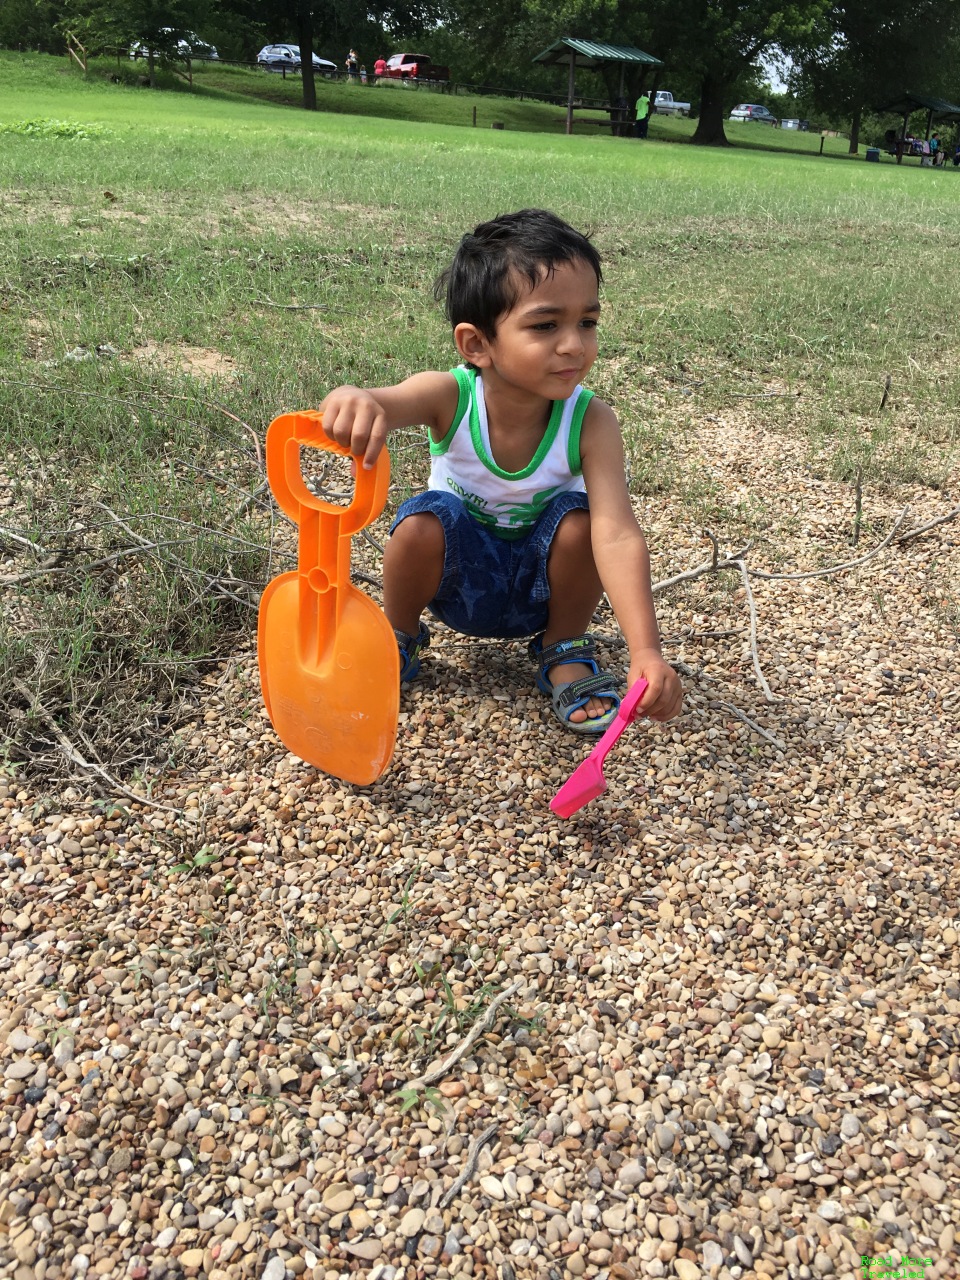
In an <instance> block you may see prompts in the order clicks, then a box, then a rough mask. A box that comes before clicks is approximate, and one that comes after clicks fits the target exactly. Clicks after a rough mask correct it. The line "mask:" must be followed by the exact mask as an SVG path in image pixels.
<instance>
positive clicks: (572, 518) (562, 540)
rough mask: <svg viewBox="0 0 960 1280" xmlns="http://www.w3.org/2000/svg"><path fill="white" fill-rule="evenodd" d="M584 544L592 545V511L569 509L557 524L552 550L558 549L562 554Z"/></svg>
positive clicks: (577, 548) (579, 547)
mask: <svg viewBox="0 0 960 1280" xmlns="http://www.w3.org/2000/svg"><path fill="white" fill-rule="evenodd" d="M584 544H586V545H587V546H589V545H590V512H589V511H586V510H584V509H583V508H580V509H577V510H574V511H568V512H567V514H566V515H565V516H564V517H563V518H562V520H561V521H560V523H559V524H558V525H557V531H556V533H555V534H554V535H553V542H552V544H551V550H553V549H556V550H558V551H559V552H560V553H561V555H562V554H564V553H565V552H570V551H576V550H579V549H581V548H582V547H583V546H584Z"/></svg>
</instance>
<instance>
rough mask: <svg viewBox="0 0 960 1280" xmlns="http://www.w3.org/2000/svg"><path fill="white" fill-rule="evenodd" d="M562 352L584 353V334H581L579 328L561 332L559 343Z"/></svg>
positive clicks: (566, 329)
mask: <svg viewBox="0 0 960 1280" xmlns="http://www.w3.org/2000/svg"><path fill="white" fill-rule="evenodd" d="M557 347H558V349H559V350H560V351H564V352H566V351H569V352H578V353H579V352H582V351H583V334H582V333H581V332H580V328H579V326H577V327H576V328H565V329H561V330H560V341H559V342H558V343H557Z"/></svg>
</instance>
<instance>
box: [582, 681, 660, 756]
mask: <svg viewBox="0 0 960 1280" xmlns="http://www.w3.org/2000/svg"><path fill="white" fill-rule="evenodd" d="M646 691H647V682H646V680H638V681H637V683H636V684H635V685H631V687H630V688H629V689H628V690H627V692H626V694H624V697H623V701H622V702H621V703H620V705H619V707H617V714H616V716H615V717H614V721H613V724H612V725H611V726H610V728H609V729H608V730H607V732H606V733H605V734H604V735H603V737H602V738H601V739H600V741H599V742H598V743H597V745H596V746H595V747H594V748H593V750H592V751H591V752H590V754H589V755H588V756H587V759H588V760H592V761H593V762H594V764H597V765H599V766H600V768H601V769H602V768H603V762H604V760H606V758H607V756H608V755H609V753H610V748H611V747H612V746H613V745H614V743H615V742H616V741H617V739H618V738H619V737H620V735H621V733H623V731H624V729H625V728H626V727H627V725H628V724H631V723H632V722H633V721H634V720H636V718H637V716H638V715H639V714H640V707H639V703H640V699H641V698H642V697H643V695H644V694H645V693H646Z"/></svg>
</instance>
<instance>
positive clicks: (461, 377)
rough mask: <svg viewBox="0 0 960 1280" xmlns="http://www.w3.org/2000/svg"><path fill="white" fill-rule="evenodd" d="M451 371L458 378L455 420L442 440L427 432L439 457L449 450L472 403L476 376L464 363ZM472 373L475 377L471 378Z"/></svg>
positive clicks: (432, 449)
mask: <svg viewBox="0 0 960 1280" xmlns="http://www.w3.org/2000/svg"><path fill="white" fill-rule="evenodd" d="M450 372H451V373H452V374H453V376H454V378H456V380H457V408H456V412H455V413H454V415H453V421H452V422H451V423H450V425H449V427H447V430H446V432H445V433H444V437H443V439H442V440H434V438H433V436H432V435H431V434H430V432H429V431H428V432H427V439H428V441H429V442H430V452H431V454H434V455H435V456H437V457H441V456H442V455H443V454H445V453H446V452H447V450H448V449H449V448H450V445H451V444H452V442H453V437H454V436H455V435H456V434H457V427H458V426H459V425H460V423H461V421H462V419H463V415H464V414H465V413H466V411H467V405H468V404H469V403H470V397H471V394H472V392H473V378H475V377H476V370H475V369H465V368H464V366H463V365H458V366H457V368H456V369H451V370H450ZM471 374H472V375H473V378H471Z"/></svg>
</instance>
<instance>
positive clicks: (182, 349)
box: [130, 341, 237, 380]
mask: <svg viewBox="0 0 960 1280" xmlns="http://www.w3.org/2000/svg"><path fill="white" fill-rule="evenodd" d="M130 358H131V359H133V360H136V361H137V362H138V363H142V364H152V365H156V366H158V367H159V368H161V369H165V370H167V371H173V372H180V373H189V374H190V376H191V377H194V378H206V379H210V380H212V379H215V378H233V377H235V376H236V373H237V363H236V361H235V360H234V359H233V358H232V357H231V356H225V355H224V354H223V353H222V352H221V351H214V350H212V349H211V348H209V347H191V346H187V345H183V346H175V345H173V344H172V343H167V342H162V343H161V342H152V341H151V342H145V343H144V344H143V346H141V347H137V348H136V349H135V350H134V351H133V353H132V355H131V357H130Z"/></svg>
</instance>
